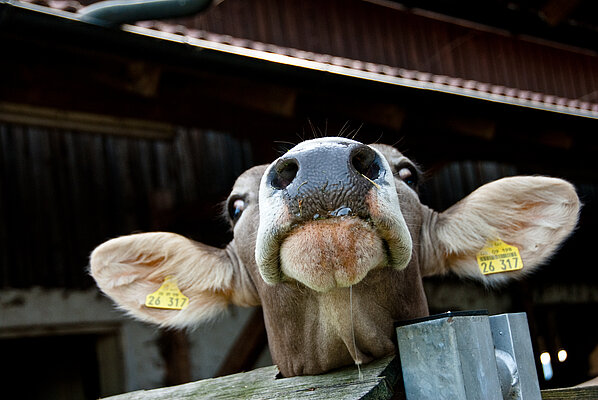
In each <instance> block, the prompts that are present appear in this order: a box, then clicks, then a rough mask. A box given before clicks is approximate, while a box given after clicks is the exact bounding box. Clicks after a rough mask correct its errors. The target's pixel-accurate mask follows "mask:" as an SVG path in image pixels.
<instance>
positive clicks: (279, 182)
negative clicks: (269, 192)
mask: <svg viewBox="0 0 598 400" xmlns="http://www.w3.org/2000/svg"><path fill="white" fill-rule="evenodd" d="M297 171H299V164H298V163H297V160H295V159H294V158H289V159H281V160H279V161H278V162H277V163H276V165H275V166H274V176H273V178H272V187H274V188H275V189H278V190H282V189H286V187H287V186H289V185H290V184H291V182H293V180H294V179H295V177H296V176H297Z"/></svg>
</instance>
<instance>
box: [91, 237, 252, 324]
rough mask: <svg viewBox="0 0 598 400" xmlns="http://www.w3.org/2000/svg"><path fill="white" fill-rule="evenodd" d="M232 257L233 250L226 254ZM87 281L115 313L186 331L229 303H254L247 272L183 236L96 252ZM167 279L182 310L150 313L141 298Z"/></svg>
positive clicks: (128, 241)
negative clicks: (110, 302) (113, 306)
mask: <svg viewBox="0 0 598 400" xmlns="http://www.w3.org/2000/svg"><path fill="white" fill-rule="evenodd" d="M231 251H232V250H231ZM90 267H91V275H92V276H93V278H94V279H95V280H96V282H97V284H98V286H99V287H100V289H101V290H102V291H103V292H104V293H106V294H107V295H108V296H109V297H111V298H112V299H113V300H114V301H115V302H116V303H117V304H118V305H119V306H120V308H122V309H124V310H125V311H127V312H129V313H130V314H132V315H133V316H135V317H137V318H138V319H141V320H144V321H148V322H153V323H157V324H160V325H162V326H173V327H185V326H191V325H194V324H196V323H197V322H200V321H201V320H204V319H207V318H210V317H212V316H214V315H216V314H218V313H219V312H220V311H222V310H223V309H224V308H226V306H227V305H228V304H230V303H232V304H238V305H244V306H253V305H258V304H259V299H258V296H257V293H256V291H255V288H254V286H253V284H252V283H251V281H250V279H248V277H247V273H246V271H245V270H244V269H243V268H242V267H241V268H239V267H238V263H235V262H232V260H231V259H230V257H229V252H228V251H227V250H223V249H217V248H213V247H210V246H206V245H204V244H201V243H198V242H194V241H192V240H190V239H187V238H185V237H183V236H180V235H177V234H174V233H166V232H152V233H142V234H136V235H129V236H123V237H120V238H116V239H112V240H109V241H108V242H106V243H104V244H102V245H100V246H99V247H97V248H96V249H95V250H94V251H93V253H92V255H91V259H90ZM166 277H169V278H170V279H171V282H176V285H177V286H178V288H179V290H180V292H181V293H182V294H183V295H184V296H186V297H187V298H188V299H189V300H188V305H187V306H186V307H185V308H183V309H181V310H172V309H171V310H169V309H160V308H151V307H148V306H146V305H145V303H146V297H147V296H148V295H150V294H152V293H154V292H156V291H157V290H158V288H160V287H161V285H162V284H163V283H164V281H165V278H166Z"/></svg>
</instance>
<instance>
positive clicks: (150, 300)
mask: <svg viewBox="0 0 598 400" xmlns="http://www.w3.org/2000/svg"><path fill="white" fill-rule="evenodd" d="M188 304H189V298H188V297H187V296H185V295H184V294H183V293H181V291H180V290H179V287H178V286H177V284H176V280H175V279H174V277H172V276H170V275H169V276H167V277H166V278H164V283H162V286H160V288H159V289H158V290H156V291H155V292H154V293H150V294H148V295H147V296H146V298H145V305H146V307H150V308H164V309H166V310H182V309H183V308H185V307H187V305H188Z"/></svg>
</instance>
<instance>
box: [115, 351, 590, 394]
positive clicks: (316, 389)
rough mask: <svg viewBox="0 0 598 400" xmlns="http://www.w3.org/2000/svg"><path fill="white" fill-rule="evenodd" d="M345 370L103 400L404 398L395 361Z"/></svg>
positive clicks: (271, 375)
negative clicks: (359, 370)
mask: <svg viewBox="0 0 598 400" xmlns="http://www.w3.org/2000/svg"><path fill="white" fill-rule="evenodd" d="M361 374H362V377H361V379H360V377H359V372H358V370H357V367H355V366H353V367H347V368H343V369H340V370H337V371H333V372H330V373H327V374H323V375H315V376H296V377H293V378H277V375H278V368H276V366H272V367H265V368H260V369H256V370H253V371H250V372H243V373H240V374H234V375H229V376H223V377H220V378H212V379H205V380H201V381H197V382H191V383H186V384H184V385H178V386H172V387H166V388H161V389H153V390H139V391H136V392H131V393H125V394H121V395H117V396H113V397H110V398H107V399H106V400H108V399H109V400H178V399H185V400H190V399H306V398H309V399H347V400H348V399H368V400H374V399H375V400H383V399H397V400H399V399H404V398H405V397H404V396H405V394H404V391H403V385H402V374H401V366H400V362H399V358H398V357H392V356H391V357H386V358H383V359H380V360H378V361H374V362H372V363H370V364H368V365H365V366H363V367H362V368H361ZM542 399H543V400H571V399H598V386H587V387H573V388H566V389H551V390H543V391H542Z"/></svg>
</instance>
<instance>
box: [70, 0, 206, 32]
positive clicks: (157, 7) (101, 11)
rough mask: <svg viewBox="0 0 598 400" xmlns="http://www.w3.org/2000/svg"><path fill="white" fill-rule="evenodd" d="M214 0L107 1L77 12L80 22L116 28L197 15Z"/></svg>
mask: <svg viewBox="0 0 598 400" xmlns="http://www.w3.org/2000/svg"><path fill="white" fill-rule="evenodd" d="M214 2H215V1H214V0H107V1H101V2H99V3H95V4H92V5H90V6H87V7H85V8H82V9H81V10H79V15H80V20H81V21H83V22H88V23H92V24H96V25H103V26H118V25H121V24H127V23H132V22H136V21H146V20H151V19H168V18H179V17H186V16H189V15H194V14H197V13H199V12H201V11H203V10H205V9H207V8H208V7H209V6H211V5H212V3H214Z"/></svg>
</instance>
